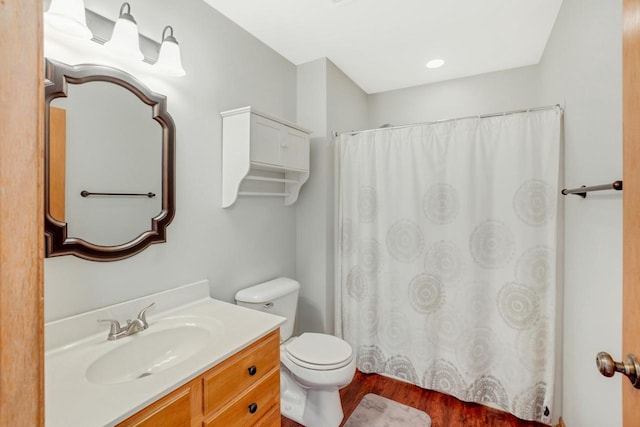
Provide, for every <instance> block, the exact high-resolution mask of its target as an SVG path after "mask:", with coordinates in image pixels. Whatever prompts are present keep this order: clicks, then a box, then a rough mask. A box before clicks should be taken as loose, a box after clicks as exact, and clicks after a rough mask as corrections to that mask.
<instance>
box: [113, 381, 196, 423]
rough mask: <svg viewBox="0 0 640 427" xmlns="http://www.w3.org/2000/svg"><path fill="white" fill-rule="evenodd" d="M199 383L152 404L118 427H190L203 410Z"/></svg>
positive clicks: (190, 384)
mask: <svg viewBox="0 0 640 427" xmlns="http://www.w3.org/2000/svg"><path fill="white" fill-rule="evenodd" d="M199 385H200V384H199V383H198V382H197V381H192V382H191V383H189V384H187V385H185V386H183V387H181V388H179V389H177V390H176V391H174V392H173V393H170V394H169V395H167V396H165V397H163V398H162V399H160V400H158V401H157V402H155V403H152V404H151V405H149V406H148V407H146V408H144V409H143V410H142V411H140V412H138V413H137V414H135V415H133V416H132V417H130V418H128V419H126V420H125V421H123V422H122V423H120V424H118V427H157V426H171V427H190V426H191V425H192V420H193V419H194V418H195V419H197V418H198V416H199V417H200V419H202V418H201V417H202V415H200V414H199V412H200V411H201V409H200V408H202V407H201V406H200V405H199V403H200V402H201V400H200V399H201V397H200V396H201V395H200V387H199Z"/></svg>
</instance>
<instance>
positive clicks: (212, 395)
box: [204, 329, 280, 416]
mask: <svg viewBox="0 0 640 427" xmlns="http://www.w3.org/2000/svg"><path fill="white" fill-rule="evenodd" d="M279 366H280V334H279V330H278V329H276V330H275V331H273V332H272V333H270V334H269V335H267V336H266V337H264V338H262V339H260V340H259V341H257V342H256V343H254V344H252V345H250V346H249V347H247V348H246V349H244V350H242V351H240V352H239V353H237V354H236V355H234V356H232V357H230V358H229V359H228V360H226V361H225V362H222V363H221V364H220V365H218V366H216V367H215V368H213V370H211V371H210V372H209V373H207V374H205V376H204V413H205V416H206V415H208V414H212V413H213V412H216V411H218V410H219V409H220V408H222V407H223V406H225V405H226V404H228V403H229V402H230V401H231V400H232V399H233V398H234V397H235V396H238V395H240V394H241V393H243V392H244V391H245V390H247V389H248V388H250V387H252V386H253V385H254V384H257V383H258V382H259V381H260V380H261V379H262V378H265V376H266V375H267V374H269V373H270V372H271V371H272V370H273V369H274V368H278V367H279ZM276 371H277V372H276V373H278V372H279V370H276ZM278 384H279V377H278V383H277V384H276V388H275V390H276V392H277V393H278V394H279V387H278ZM249 403H251V402H249Z"/></svg>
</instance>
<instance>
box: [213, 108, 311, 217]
mask: <svg viewBox="0 0 640 427" xmlns="http://www.w3.org/2000/svg"><path fill="white" fill-rule="evenodd" d="M220 115H221V116H222V207H223V208H227V207H229V206H231V205H233V204H234V203H235V202H236V200H237V198H238V196H267V197H275V196H279V197H283V198H284V204H285V205H286V206H290V205H292V204H294V203H295V202H296V200H297V199H298V194H299V192H300V187H302V185H303V184H304V183H305V182H306V181H307V179H309V134H310V132H309V131H308V130H306V129H303V128H301V127H299V126H298V125H296V124H293V123H290V122H287V121H285V120H282V119H278V118H275V117H273V116H270V115H268V114H264V113H261V112H258V111H256V110H254V109H252V108H251V107H243V108H238V109H235V110H230V111H225V112H222V113H220Z"/></svg>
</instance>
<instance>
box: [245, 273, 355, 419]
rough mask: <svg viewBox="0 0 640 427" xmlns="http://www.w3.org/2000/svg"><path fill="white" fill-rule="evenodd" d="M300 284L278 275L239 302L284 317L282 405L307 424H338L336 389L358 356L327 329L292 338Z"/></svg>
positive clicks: (247, 291)
mask: <svg viewBox="0 0 640 427" xmlns="http://www.w3.org/2000/svg"><path fill="white" fill-rule="evenodd" d="M299 289H300V284H299V283H298V282H296V281H295V280H292V279H286V278H278V279H274V280H271V281H269V282H265V283H261V284H258V285H255V286H252V287H250V288H247V289H243V290H241V291H239V292H238V293H237V294H236V302H237V303H238V305H241V306H245V307H249V308H252V309H256V310H260V311H264V312H269V313H272V314H277V315H279V316H283V317H285V318H287V322H285V324H283V325H282V326H281V327H280V338H281V340H282V344H281V345H280V368H281V369H280V410H281V412H282V415H284V416H285V417H287V418H289V419H292V420H294V421H296V422H298V423H300V424H302V425H304V426H306V427H334V426H335V427H337V426H339V425H340V422H341V421H342V418H343V417H344V414H343V412H342V405H341V403H340V393H339V390H340V389H341V388H342V387H344V386H346V385H347V384H349V383H350V382H351V380H352V379H353V375H354V374H355V370H356V360H355V357H354V355H353V350H352V348H351V346H350V345H349V343H347V342H346V341H344V340H342V339H340V338H337V337H335V336H332V335H328V334H319V333H310V332H307V333H303V334H301V335H300V336H299V337H292V334H293V319H295V313H296V307H297V300H298V292H299Z"/></svg>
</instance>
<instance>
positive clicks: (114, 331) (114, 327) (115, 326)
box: [98, 319, 123, 340]
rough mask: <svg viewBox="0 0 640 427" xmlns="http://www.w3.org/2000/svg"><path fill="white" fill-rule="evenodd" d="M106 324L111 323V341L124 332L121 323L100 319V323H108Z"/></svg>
mask: <svg viewBox="0 0 640 427" xmlns="http://www.w3.org/2000/svg"><path fill="white" fill-rule="evenodd" d="M106 322H109V323H111V327H110V328H109V337H108V339H110V340H114V339H116V337H117V335H118V334H121V333H122V331H123V329H122V327H121V326H120V322H118V321H117V320H113V319H98V323H106Z"/></svg>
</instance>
